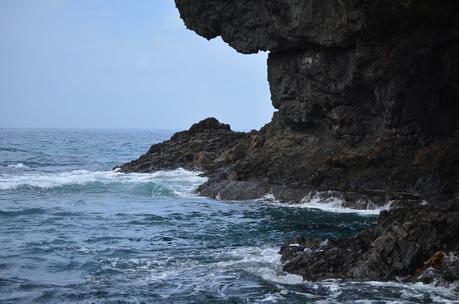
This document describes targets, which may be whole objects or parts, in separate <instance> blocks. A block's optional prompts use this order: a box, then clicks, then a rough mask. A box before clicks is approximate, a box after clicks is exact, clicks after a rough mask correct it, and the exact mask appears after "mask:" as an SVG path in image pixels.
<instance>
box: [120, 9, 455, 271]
mask: <svg viewBox="0 0 459 304" xmlns="http://www.w3.org/2000/svg"><path fill="white" fill-rule="evenodd" d="M176 5H177V8H178V9H179V11H180V14H181V17H182V19H183V20H184V22H185V24H186V26H187V27H188V28H189V29H191V30H193V31H195V32H196V33H198V34H199V35H201V36H203V37H205V38H207V39H212V38H215V37H217V36H221V37H222V39H223V40H224V41H225V42H226V43H228V44H229V45H230V46H231V47H233V48H235V49H236V50H237V51H239V52H241V53H256V52H259V51H269V59H268V80H269V85H270V90H271V96H272V103H273V105H274V107H275V108H276V109H277V111H276V112H275V113H274V115H273V119H272V121H271V122H269V123H268V124H267V125H266V126H265V127H263V128H262V129H261V130H259V131H257V132H251V133H247V134H245V133H236V132H233V131H231V130H230V128H229V126H227V125H223V124H220V123H219V122H218V121H216V120H213V119H208V120H205V121H203V122H201V123H199V124H196V125H194V126H193V127H192V128H191V129H190V130H188V131H185V132H181V133H178V134H176V135H174V137H173V138H172V139H171V140H170V141H168V142H165V143H163V144H159V145H155V146H152V148H151V149H150V151H149V152H148V153H147V154H146V155H145V156H142V157H141V158H140V159H139V160H137V161H133V162H131V163H128V164H125V165H123V166H121V169H122V170H123V171H125V172H132V171H136V172H148V171H152V170H158V169H164V168H169V169H171V168H175V167H178V166H181V167H185V168H190V169H199V170H203V171H204V173H205V174H207V175H208V176H209V181H208V182H207V183H206V184H204V185H203V186H201V187H200V189H199V191H200V193H201V194H203V195H207V196H211V197H218V198H222V199H250V198H256V197H260V196H262V195H264V194H267V193H272V194H274V195H275V196H276V197H277V198H278V199H281V200H284V201H298V200H301V198H303V197H304V196H305V195H306V194H308V193H310V192H311V191H313V190H314V191H315V190H334V191H338V192H340V193H344V194H349V193H353V194H354V195H351V196H349V195H348V197H350V198H349V201H351V202H352V201H360V200H361V198H362V197H364V198H365V199H373V200H375V201H384V200H385V201H387V200H390V199H393V198H394V197H395V198H397V199H401V200H404V197H409V199H408V200H409V201H410V202H411V201H412V200H413V198H414V200H417V201H418V204H419V202H420V201H421V198H426V199H428V200H429V201H434V202H436V203H435V204H442V202H446V201H451V200H452V201H453V203H450V204H452V205H453V206H455V205H456V204H457V200H458V199H457V197H458V196H457V193H459V56H458V54H459V2H458V1H454V0H444V1H433V0H327V1H324V0H270V1H269V0H233V1H226V0H176ZM445 204H446V203H445ZM407 205H408V204H407ZM410 206H412V205H410ZM418 206H419V205H418ZM451 208H452V207H451ZM454 208H455V207H454ZM454 208H453V209H452V210H456V209H454ZM414 209H419V210H420V207H419V208H414ZM389 218H393V219H394V221H395V220H401V219H400V218H396V216H395V214H394V215H393V216H392V217H389ZM406 220H408V219H406ZM418 220H419V219H418ZM457 220H458V219H456V220H455V221H457ZM410 221H411V222H412V219H410ZM455 221H452V222H455ZM388 226H390V225H388ZM388 226H387V225H386V226H384V227H386V228H387V227H388ZM384 227H383V226H381V227H380V228H378V229H376V230H374V231H373V232H372V234H371V235H372V236H371V237H368V235H366V236H362V237H361V238H362V239H361V240H362V242H363V243H365V245H364V247H365V246H366V247H365V248H366V249H368V248H370V247H371V246H370V244H372V242H374V240H375V239H376V238H377V237H378V236H381V235H382V234H383V232H384V231H385V230H384V229H383V228H384ZM448 227H449V228H451V227H456V226H451V227H450V226H448ZM456 228H457V227H456ZM445 229H448V228H445ZM417 240H418V239H416V238H412V239H411V240H410V241H409V242H411V244H415V245H413V246H418V245H419V244H417V243H416V242H417ZM457 241H458V240H457V239H455V240H451V239H448V245H446V243H445V242H443V241H439V242H438V243H435V244H436V245H432V246H430V247H429V246H427V247H428V249H423V251H422V250H421V251H422V253H419V254H417V255H416V259H415V260H414V262H413V264H410V265H409V267H408V268H409V269H410V271H413V267H414V266H413V265H416V264H419V263H420V261H421V260H422V259H424V258H426V257H427V256H430V255H432V254H434V253H435V250H440V249H442V250H443V249H448V250H453V249H454V248H453V247H454V246H453V245H451V244H457ZM416 244H417V245H416ZM340 246H341V247H340ZM334 248H335V249H336V248H341V249H342V250H344V249H343V248H345V246H344V244H343V243H338V244H336V246H335V247H334ZM397 248H398V247H397ZM404 248H405V249H406V250H405V249H403V250H402V251H404V253H400V254H401V255H402V256H404V255H405V256H406V255H407V254H411V253H410V252H408V251H410V250H411V249H412V247H410V246H405V247H404ZM410 248H411V249H410ZM416 248H417V247H416ZM423 248H424V247H423ZM341 249H340V250H341ZM348 249H349V248H348ZM356 250H357V252H358V250H360V252H362V250H363V249H362V248H360V249H356ZM368 250H369V249H368ZM356 254H357V253H356ZM360 254H361V253H360ZM368 256H372V255H371V254H370V253H369V254H368ZM373 256H374V255H373ZM384 257H387V258H390V257H389V256H384ZM314 258H315V257H314ZM369 258H370V257H368V259H369ZM311 259H312V258H311ZM325 259H326V260H330V258H329V257H328V258H327V257H325ZM319 260H320V259H319ZM295 261H296V262H297V264H296V266H292V265H294V264H293V262H292V263H288V264H287V265H290V266H288V267H287V269H289V270H290V271H292V272H297V273H301V274H303V275H305V277H306V278H311V276H310V275H308V274H309V273H310V272H309V270H307V269H308V268H307V266H305V264H307V263H309V262H310V261H312V260H308V259H307V257H306V256H303V259H301V258H298V257H296V258H295ZM305 261H306V263H305ZM338 261H341V260H338ZM316 262H317V261H316ZM346 264H347V265H349V263H346ZM323 267H325V266H323ZM349 267H351V266H349ZM388 267H389V268H390V267H392V266H388ZM394 267H395V266H394ZM324 269H325V268H324ZM349 269H350V268H347V269H346V270H345V271H344V270H343V272H344V273H345V274H346V275H341V277H365V274H363V275H361V276H360V275H358V276H357V275H355V276H354V275H351V274H350V273H356V272H355V271H350V270H349ZM391 269H392V268H391ZM392 270H393V269H392ZM324 271H325V270H324ZM407 271H408V270H406V269H405V272H407ZM315 272H317V273H319V272H320V271H318V270H317V269H315ZM402 272H403V271H402ZM359 273H360V272H359ZM387 273H389V274H391V275H395V274H397V272H396V271H388V272H386V273H385V274H387ZM319 277H329V276H327V275H323V276H320V275H319V276H317V278H319ZM366 277H372V278H378V277H379V278H383V277H384V278H387V277H389V275H383V274H381V273H379V276H378V275H372V276H368V275H366Z"/></svg>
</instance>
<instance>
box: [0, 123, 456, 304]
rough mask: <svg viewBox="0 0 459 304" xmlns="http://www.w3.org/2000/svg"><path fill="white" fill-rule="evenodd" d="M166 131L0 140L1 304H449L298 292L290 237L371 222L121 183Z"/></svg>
mask: <svg viewBox="0 0 459 304" xmlns="http://www.w3.org/2000/svg"><path fill="white" fill-rule="evenodd" d="M171 134H172V132H170V131H154V130H152V131H150V130H129V131H126V130H26V129H22V130H13V129H3V130H0V302H1V303H453V302H454V301H455V300H456V299H457V296H458V295H457V294H455V293H454V286H453V287H434V286H432V285H422V284H404V283H398V282H341V281H336V280H328V281H321V282H307V281H303V279H302V278H301V277H299V276H295V275H292V274H288V273H285V272H283V271H282V265H281V262H280V256H279V254H278V250H279V247H280V246H281V245H282V244H284V242H285V241H286V240H288V239H289V238H292V237H295V236H297V235H304V236H306V237H309V238H322V239H330V238H337V237H345V236H349V235H352V234H354V233H357V232H358V231H360V230H362V229H364V228H366V227H369V226H371V225H374V224H375V223H376V221H377V215H376V214H375V212H364V213H361V214H359V213H353V212H348V211H347V212H342V211H343V210H342V209H340V208H336V207H337V206H335V205H333V206H329V207H332V208H328V209H327V208H325V211H324V210H319V209H317V208H310V207H311V206H312V207H320V206H319V205H320V204H317V202H315V201H312V202H311V204H312V205H308V204H307V203H308V202H304V201H303V202H301V203H300V204H299V205H291V204H290V205H284V204H280V203H276V202H273V200H272V198H270V197H265V198H264V199H259V200H253V201H244V202H229V201H216V200H210V199H207V198H203V197H199V196H198V195H197V194H196V193H195V190H196V188H197V187H198V186H199V185H200V184H201V183H203V182H205V181H206V178H205V177H204V176H202V175H200V174H199V173H198V172H189V171H185V170H183V169H177V170H174V171H161V172H153V173H150V174H134V173H133V174H124V173H121V172H116V171H113V170H112V168H113V167H114V166H116V165H118V164H121V163H123V162H126V161H129V160H132V159H135V158H137V157H138V156H139V155H141V154H142V153H145V151H147V150H148V148H149V146H150V145H151V144H152V143H156V142H160V141H162V140H165V139H167V138H168V137H170V136H171Z"/></svg>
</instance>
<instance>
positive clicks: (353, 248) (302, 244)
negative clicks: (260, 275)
mask: <svg viewBox="0 0 459 304" xmlns="http://www.w3.org/2000/svg"><path fill="white" fill-rule="evenodd" d="M414 210H415V212H414ZM458 231H459V200H457V199H456V200H454V201H442V202H435V203H430V204H428V203H422V204H419V203H418V202H412V203H407V202H406V201H405V202H403V203H401V204H398V205H396V206H394V207H393V208H392V209H391V210H390V211H383V212H382V213H381V215H380V218H379V222H378V225H377V226H376V227H374V228H371V229H368V230H365V231H363V232H361V233H359V234H357V235H356V236H354V237H352V238H349V239H340V240H327V241H324V240H315V241H314V240H305V239H303V238H301V237H300V238H297V239H295V240H292V241H291V242H289V244H287V245H286V246H284V247H282V248H281V254H282V259H283V261H284V262H285V266H284V269H285V270H286V271H289V272H293V273H296V274H300V275H302V276H303V277H305V278H306V279H310V280H311V279H312V280H318V279H329V278H342V279H359V280H362V279H370V280H375V279H376V280H381V279H395V278H397V277H400V278H404V279H405V280H422V281H423V282H428V283H430V282H431V281H433V280H437V281H438V280H443V281H449V282H452V281H455V280H457V279H458V275H459V272H458V271H459V268H458V261H459V235H458ZM292 244H293V245H292Z"/></svg>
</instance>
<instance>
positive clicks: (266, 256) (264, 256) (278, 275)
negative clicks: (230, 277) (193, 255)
mask: <svg viewBox="0 0 459 304" xmlns="http://www.w3.org/2000/svg"><path fill="white" fill-rule="evenodd" d="M278 252H279V248H260V247H242V248H237V249H233V250H230V251H229V252H228V253H226V254H225V255H226V256H227V257H228V258H229V260H226V261H223V262H219V263H217V266H218V267H231V268H240V269H244V271H247V272H249V273H252V274H254V275H256V276H258V277H261V278H262V279H263V280H266V281H271V282H275V283H281V284H287V285H297V284H303V283H304V281H303V278H302V277H301V276H298V275H294V274H289V273H286V272H284V271H282V263H281V260H280V258H281V256H280V254H279V253H278Z"/></svg>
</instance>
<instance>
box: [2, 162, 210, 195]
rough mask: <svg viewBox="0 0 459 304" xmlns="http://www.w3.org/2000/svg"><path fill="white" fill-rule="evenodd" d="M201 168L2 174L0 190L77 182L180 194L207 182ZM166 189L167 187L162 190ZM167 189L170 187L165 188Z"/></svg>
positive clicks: (71, 184) (70, 184)
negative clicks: (142, 171) (140, 171)
mask: <svg viewBox="0 0 459 304" xmlns="http://www.w3.org/2000/svg"><path fill="white" fill-rule="evenodd" d="M206 180H207V178H206V177H203V176H202V175H201V173H200V172H192V171H187V170H184V169H181V168H180V169H177V170H173V171H157V172H153V173H122V172H118V171H86V170H75V171H69V172H59V173H28V174H21V175H10V174H4V175H0V190H3V191H5V190H20V189H30V188H32V189H43V190H47V189H48V190H49V189H62V188H64V187H76V186H80V187H81V186H90V185H92V186H97V185H100V186H110V185H118V186H139V187H142V186H145V185H150V187H148V189H150V190H151V192H156V190H158V189H159V190H158V191H160V190H161V189H162V190H164V188H167V189H169V190H170V191H171V192H172V193H173V194H175V195H178V196H189V195H191V194H192V193H193V192H194V191H195V190H196V189H197V187H198V186H199V185H201V184H202V183H204V182H206ZM163 192H164V191H163ZM166 192H167V191H166Z"/></svg>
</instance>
